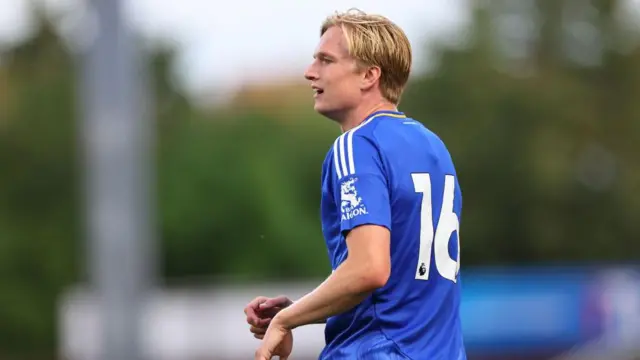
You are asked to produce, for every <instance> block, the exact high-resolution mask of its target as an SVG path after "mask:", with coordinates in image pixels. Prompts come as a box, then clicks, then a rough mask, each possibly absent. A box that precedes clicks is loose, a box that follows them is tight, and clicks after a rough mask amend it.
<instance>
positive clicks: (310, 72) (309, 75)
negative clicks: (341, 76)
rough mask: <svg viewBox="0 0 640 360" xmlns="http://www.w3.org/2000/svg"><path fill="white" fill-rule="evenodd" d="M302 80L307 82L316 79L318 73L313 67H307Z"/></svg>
mask: <svg viewBox="0 0 640 360" xmlns="http://www.w3.org/2000/svg"><path fill="white" fill-rule="evenodd" d="M304 78H305V79H307V80H309V81H313V80H316V79H318V73H317V72H316V71H315V69H314V68H313V65H309V67H308V68H307V70H306V71H305V72H304Z"/></svg>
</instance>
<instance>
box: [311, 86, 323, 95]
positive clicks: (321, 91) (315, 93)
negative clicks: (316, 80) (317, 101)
mask: <svg viewBox="0 0 640 360" xmlns="http://www.w3.org/2000/svg"><path fill="white" fill-rule="evenodd" d="M312 89H313V95H314V96H318V95H321V94H322V93H324V90H323V89H321V88H319V87H316V86H313V87H312Z"/></svg>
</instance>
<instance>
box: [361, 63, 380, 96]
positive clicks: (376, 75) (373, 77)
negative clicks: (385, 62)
mask: <svg viewBox="0 0 640 360" xmlns="http://www.w3.org/2000/svg"><path fill="white" fill-rule="evenodd" d="M381 75H382V70H381V69H380V67H379V66H368V67H367V68H365V69H364V71H363V73H362V90H368V89H370V88H371V87H373V86H374V85H375V84H376V83H377V82H378V81H379V80H380V76H381Z"/></svg>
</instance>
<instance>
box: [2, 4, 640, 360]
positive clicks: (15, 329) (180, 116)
mask: <svg viewBox="0 0 640 360" xmlns="http://www.w3.org/2000/svg"><path fill="white" fill-rule="evenodd" d="M536 3H537V5H538V7H537V9H538V16H539V18H540V19H541V23H542V24H543V25H542V26H541V28H540V32H539V34H538V36H536V37H535V40H534V41H529V40H526V38H520V37H518V36H519V35H518V34H517V33H516V32H511V31H509V27H508V26H509V21H517V13H514V12H513V7H512V6H509V2H503V1H500V2H493V3H492V5H491V6H488V7H479V8H478V9H477V10H476V11H475V14H474V22H473V27H472V28H471V29H470V30H469V33H468V36H466V38H465V42H464V43H462V44H458V46H445V45H442V44H437V43H429V44H414V46H429V47H430V48H431V50H433V51H435V52H434V53H435V54H437V57H436V60H437V62H436V64H435V65H434V66H433V67H432V69H431V71H429V72H428V73H426V74H425V75H423V76H420V77H416V78H413V79H412V81H411V83H410V86H409V88H408V90H407V91H406V93H405V95H404V98H403V101H402V104H401V110H402V111H404V112H406V113H407V114H408V115H409V116H411V117H414V118H416V119H418V120H420V121H422V122H423V123H424V124H425V125H427V126H428V127H429V128H431V129H433V130H434V131H435V132H436V133H438V134H439V135H440V136H441V137H442V138H443V139H444V141H445V142H446V143H447V144H448V146H449V149H450V151H451V153H452V154H453V157H454V160H455V162H456V165H457V169H458V173H459V180H460V183H461V186H462V191H463V196H464V208H463V217H462V228H461V239H462V249H463V250H462V256H461V258H462V263H463V269H464V267H472V266H507V265H529V264H543V265H544V264H593V263H596V264H603V263H625V262H634V261H637V259H638V254H640V222H638V221H637V219H638V214H640V196H638V194H639V193H640V157H639V155H640V101H638V99H639V95H638V94H640V47H639V44H640V43H639V41H638V40H639V39H640V31H639V26H638V22H628V21H627V22H625V21H621V20H620V17H619V15H620V14H617V13H615V12H614V11H613V10H614V9H616V3H617V2H616V1H591V2H590V4H591V7H592V8H593V9H596V10H597V12H595V13H594V14H593V15H592V16H589V17H586V18H580V17H578V18H575V19H572V17H571V16H570V15H571V13H570V14H567V13H566V4H567V3H568V1H543V0H541V1H537V2H536ZM563 8H564V9H565V11H564V12H563ZM576 14H578V12H576ZM514 17H515V20H514ZM501 19H502V20H504V21H501ZM572 21H573V23H572ZM39 24H40V27H39V30H38V31H37V32H36V33H35V36H34V37H32V38H31V39H29V40H28V41H26V42H24V43H21V44H18V45H16V46H13V47H11V48H5V49H2V61H1V62H0V109H1V111H0V247H1V248H0V269H1V270H0V277H1V279H0V294H1V296H0V358H2V359H51V358H55V354H56V350H55V349H56V342H57V334H56V329H57V328H56V323H55V319H56V311H57V309H56V306H57V299H58V296H59V294H60V293H61V291H62V290H64V289H65V288H66V287H67V286H69V285H71V284H74V283H77V282H80V281H83V280H85V279H86V271H85V266H84V263H83V261H84V260H83V256H84V253H83V251H84V246H85V245H84V242H83V241H84V239H83V235H82V234H83V223H82V221H83V209H82V199H81V195H82V193H81V184H80V181H81V178H80V174H81V169H80V167H79V166H80V161H79V156H78V121H79V117H78V107H79V105H78V103H77V102H76V95H77V92H76V91H77V90H76V84H77V81H78V79H77V78H76V76H77V74H76V66H77V64H75V62H74V61H75V60H74V57H73V55H72V54H71V53H70V52H69V51H68V50H67V48H66V47H65V46H64V45H63V43H62V42H61V41H60V39H59V38H58V36H57V35H56V33H55V31H53V27H52V26H51V25H50V23H49V22H48V20H47V19H46V17H45V16H43V15H41V16H40V21H39ZM574 25H575V26H583V27H587V28H588V30H589V31H588V33H589V34H590V35H589V36H588V37H581V36H578V35H576V32H575V31H574ZM173 59H174V49H171V48H169V47H167V48H166V50H165V51H158V52H155V53H154V54H153V56H152V57H151V58H150V60H149V61H150V62H149V64H150V65H151V66H152V68H153V73H154V90H155V95H156V97H157V109H156V114H157V129H158V138H157V143H156V148H157V152H156V159H157V181H158V182H157V196H158V204H157V213H158V220H159V224H158V229H159V234H160V241H161V243H160V246H159V249H160V251H161V253H160V254H161V258H160V260H159V265H160V270H161V274H162V278H163V279H164V280H165V281H166V282H168V283H170V282H171V281H173V280H174V279H181V280H184V279H194V278H203V279H207V281H215V280H216V279H223V280H225V281H232V282H234V283H242V282H244V281H263V280H264V281H266V280H270V279H278V280H282V279H285V280H296V279H307V278H316V277H323V276H325V275H326V274H327V273H328V271H329V270H330V268H329V263H328V259H327V255H326V250H325V248H324V242H323V239H322V235H321V231H320V222H319V200H320V186H319V185H320V167H321V163H322V160H323V158H324V156H325V154H326V151H327V150H328V149H329V147H330V145H331V144H332V141H333V140H334V139H335V137H336V136H338V135H339V128H338V127H337V126H335V124H333V123H331V122H330V121H328V120H325V119H323V118H321V117H320V116H318V115H316V114H314V113H313V110H312V103H311V101H312V99H311V96H310V91H308V86H307V85H306V84H304V82H292V83H290V84H288V83H285V84H277V85H274V86H273V87H270V86H263V87H257V86H256V87H247V88H246V89H244V90H243V91H241V92H239V93H238V94H237V95H236V96H235V98H234V99H233V100H232V101H231V102H229V103H227V104H225V105H223V106H222V105H221V106H219V107H215V108H199V107H195V106H194V105H192V104H191V103H190V101H188V99H187V98H186V97H185V96H184V95H182V94H181V93H180V91H178V89H176V88H175V87H174V86H173V83H172V81H171V80H170V77H169V76H168V69H169V67H170V66H171V64H172V62H173ZM300 80H302V78H301V79H300Z"/></svg>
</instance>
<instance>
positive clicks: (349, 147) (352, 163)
mask: <svg viewBox="0 0 640 360" xmlns="http://www.w3.org/2000/svg"><path fill="white" fill-rule="evenodd" d="M376 117H377V116H372V117H371V118H370V119H369V120H367V121H365V122H363V123H362V124H360V125H358V126H356V127H355V128H353V129H352V130H350V131H349V132H347V133H345V134H343V135H342V136H344V135H346V134H349V135H348V136H347V158H348V159H349V172H347V171H346V169H345V171H344V173H345V176H346V175H354V174H355V173H356V163H355V158H354V156H353V134H354V133H355V132H356V131H358V129H360V128H362V127H363V126H365V125H367V124H368V123H370V122H371V120H373V119H375V118H376ZM343 165H345V164H343Z"/></svg>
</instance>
